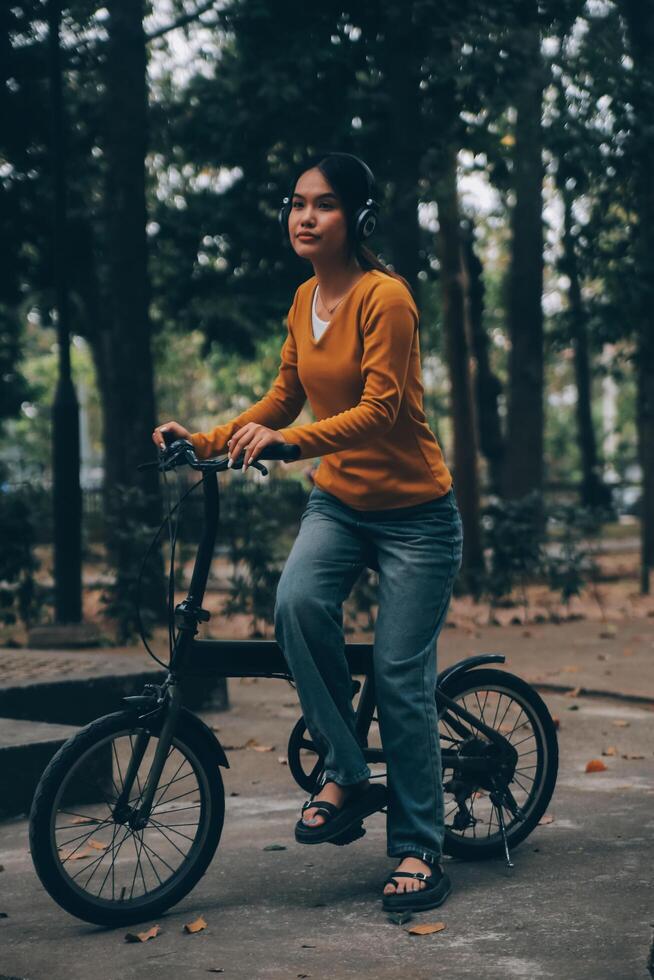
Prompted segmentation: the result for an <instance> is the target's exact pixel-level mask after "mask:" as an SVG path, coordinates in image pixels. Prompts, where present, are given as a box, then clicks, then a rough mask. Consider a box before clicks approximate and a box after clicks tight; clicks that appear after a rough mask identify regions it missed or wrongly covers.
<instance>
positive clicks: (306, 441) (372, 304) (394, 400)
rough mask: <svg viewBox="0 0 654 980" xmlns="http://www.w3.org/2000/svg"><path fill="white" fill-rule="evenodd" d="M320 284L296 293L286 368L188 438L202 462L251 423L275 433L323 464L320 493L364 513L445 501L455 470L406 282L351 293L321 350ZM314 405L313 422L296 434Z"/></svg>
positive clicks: (379, 278) (379, 279)
mask: <svg viewBox="0 0 654 980" xmlns="http://www.w3.org/2000/svg"><path fill="white" fill-rule="evenodd" d="M316 285H317V280H316V277H315V276H312V277H311V278H310V279H308V280H307V281H306V282H304V283H303V284H302V285H301V286H300V287H299V288H298V290H297V291H296V293H295V297H294V299H293V305H292V307H291V309H290V311H289V314H288V320H287V324H288V333H287V336H286V340H285V342H284V345H283V347H282V351H281V365H280V368H279V373H278V375H277V377H276V378H275V380H274V382H273V384H272V386H271V388H270V390H269V391H268V392H267V394H266V395H264V397H263V398H262V399H261V400H260V401H258V402H257V403H256V404H255V405H253V406H252V407H251V408H248V409H247V410H246V411H245V412H242V413H241V414H240V415H238V416H237V417H236V418H234V419H232V420H231V421H230V422H226V423H224V424H223V425H218V426H216V427H215V428H214V429H212V430H211V431H210V432H206V433H203V432H196V433H194V434H193V435H192V436H191V440H192V442H193V446H194V448H195V450H196V453H197V455H198V456H199V457H200V458H201V459H207V458H209V457H210V456H214V455H218V454H219V453H221V452H224V451H225V450H226V446H227V440H228V439H230V438H231V436H232V435H233V434H234V433H235V432H237V431H238V430H239V429H241V428H242V427H243V426H244V425H245V424H246V423H248V422H258V423H260V424H262V425H265V426H267V427H268V428H270V429H275V430H277V431H279V433H280V434H281V435H282V436H283V437H284V440H285V441H286V442H290V443H294V444H295V445H298V446H299V447H300V455H301V458H303V459H310V458H312V457H315V456H320V457H321V462H320V465H319V467H318V469H317V470H316V472H315V474H314V481H315V484H316V486H318V487H319V488H320V489H322V490H325V491H327V492H328V493H331V494H333V495H334V496H336V497H338V498H339V499H340V500H342V501H343V502H344V503H346V504H348V505H349V506H350V507H353V508H355V509H357V510H379V509H392V508H395V507H408V506H411V505H414V504H419V503H423V502H425V501H427V500H432V499H434V498H436V497H440V496H442V495H443V494H445V493H447V491H448V490H449V489H450V486H451V484H452V478H451V476H450V473H449V470H448V469H447V466H446V465H445V462H444V460H443V454H442V452H441V449H440V447H439V445H438V442H437V440H436V437H435V436H434V434H433V432H432V431H431V429H430V428H429V425H428V423H427V420H426V418H425V414H424V410H423V391H424V389H423V386H422V381H421V370H420V346H419V337H418V312H417V309H416V306H415V304H414V302H413V299H412V297H411V294H410V293H409V291H408V289H407V288H406V287H405V286H404V285H403V283H401V282H400V281H399V280H397V279H394V278H393V277H391V276H388V275H386V274H385V273H383V272H379V271H377V270H376V269H372V270H370V271H368V272H366V273H365V274H364V275H363V276H362V278H361V279H360V280H359V281H358V282H357V283H356V284H355V286H354V287H353V289H351V290H350V292H349V293H348V295H347V296H346V297H345V299H344V300H343V301H342V302H341V304H340V306H339V307H338V308H337V309H336V311H335V312H334V313H333V315H332V318H331V320H330V322H329V326H328V327H327V329H326V330H325V332H324V333H323V335H322V336H321V337H320V339H319V340H316V339H315V338H314V336H313V330H312V323H311V306H312V298H313V293H314V290H315V288H316ZM307 398H308V400H309V404H310V407H311V409H312V412H313V414H314V417H315V419H316V421H315V422H309V423H307V424H306V425H297V426H291V423H292V422H293V421H294V420H295V419H296V418H297V416H298V415H299V414H300V412H301V410H302V407H303V405H304V403H305V401H306V399H307Z"/></svg>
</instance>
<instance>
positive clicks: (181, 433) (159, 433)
mask: <svg viewBox="0 0 654 980" xmlns="http://www.w3.org/2000/svg"><path fill="white" fill-rule="evenodd" d="M175 439H188V440H189V442H190V441H191V433H190V432H189V431H188V429H185V428H184V426H183V425H180V423H179V422H162V423H161V425H158V426H157V428H156V429H155V430H154V432H153V433H152V441H153V443H154V444H155V446H156V447H157V449H165V448H166V440H167V441H168V443H171V442H174V441H175Z"/></svg>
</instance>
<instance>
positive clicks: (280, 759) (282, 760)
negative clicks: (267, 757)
mask: <svg viewBox="0 0 654 980" xmlns="http://www.w3.org/2000/svg"><path fill="white" fill-rule="evenodd" d="M277 761H278V763H279V764H280V766H287V765H288V759H287V758H286V756H285V755H278V756H277Z"/></svg>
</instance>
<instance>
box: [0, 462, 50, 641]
mask: <svg viewBox="0 0 654 980" xmlns="http://www.w3.org/2000/svg"><path fill="white" fill-rule="evenodd" d="M2 480H3V473H2V472H0V482H1V481H2ZM0 540H1V541H2V548H0V621H1V622H3V623H5V624H7V625H10V626H11V625H14V624H15V623H16V621H17V620H18V619H20V620H22V622H23V623H24V624H25V625H26V626H31V625H32V623H33V622H34V621H35V620H36V618H37V616H38V613H39V609H40V605H41V603H42V601H43V598H44V595H43V591H42V590H38V589H37V586H36V582H35V580H34V573H35V572H36V570H37V568H38V562H37V561H36V559H35V557H34V543H35V527H34V521H33V516H32V512H31V508H30V494H29V489H25V490H24V491H20V492H17V491H13V492H12V491H8V490H7V489H6V488H5V489H2V488H0Z"/></svg>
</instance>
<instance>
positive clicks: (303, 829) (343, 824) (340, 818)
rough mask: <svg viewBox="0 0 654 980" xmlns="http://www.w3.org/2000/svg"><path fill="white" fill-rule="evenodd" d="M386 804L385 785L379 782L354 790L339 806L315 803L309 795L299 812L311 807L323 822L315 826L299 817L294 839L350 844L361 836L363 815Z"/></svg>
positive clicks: (319, 842) (323, 801) (375, 810)
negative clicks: (323, 819) (322, 817)
mask: <svg viewBox="0 0 654 980" xmlns="http://www.w3.org/2000/svg"><path fill="white" fill-rule="evenodd" d="M321 788H322V787H321ZM386 803H387V791H386V787H385V786H381V785H380V784H379V783H374V784H373V785H371V786H367V787H366V788H365V789H361V790H355V791H354V792H352V793H351V794H350V795H349V796H348V798H347V800H346V801H345V803H344V804H343V805H342V806H340V807H338V806H336V805H335V804H334V803H328V802H327V801H325V800H318V801H317V802H316V801H314V799H313V797H311V799H309V800H307V801H306V803H304V804H303V805H302V813H304V812H305V810H309V809H314V808H315V810H316V811H317V812H318V813H322V815H323V816H324V817H325V822H324V823H322V824H320V826H319V827H309V826H308V824H306V823H304V821H303V820H298V822H297V823H296V824H295V839H296V841H298V843H299V844H322V843H325V842H327V841H329V842H330V843H332V844H350V843H351V842H352V841H354V840H358V839H359V837H363V835H364V833H365V830H364V829H363V825H362V820H363V818H364V817H369V816H370V814H371V813H376V812H377V811H378V810H381V809H382V808H383V807H385V806H386Z"/></svg>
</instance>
